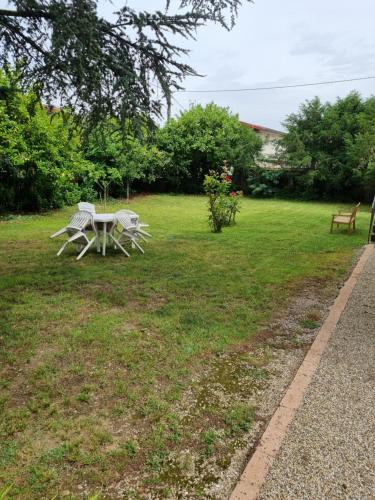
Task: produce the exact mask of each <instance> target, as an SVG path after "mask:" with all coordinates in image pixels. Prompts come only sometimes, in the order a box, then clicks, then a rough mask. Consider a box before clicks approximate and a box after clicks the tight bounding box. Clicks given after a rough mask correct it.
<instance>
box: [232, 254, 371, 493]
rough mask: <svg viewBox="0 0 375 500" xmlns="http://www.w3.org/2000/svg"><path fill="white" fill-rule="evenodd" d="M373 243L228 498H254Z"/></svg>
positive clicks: (356, 268)
mask: <svg viewBox="0 0 375 500" xmlns="http://www.w3.org/2000/svg"><path fill="white" fill-rule="evenodd" d="M374 252H375V246H374V245H366V247H365V250H364V252H363V254H362V256H361V258H360V259H359V261H358V263H357V265H356V267H355V268H354V270H353V272H352V274H351V275H350V277H349V278H348V280H347V281H346V282H345V285H344V286H343V287H342V288H341V290H340V293H339V295H338V297H337V298H336V300H335V302H334V303H333V305H332V307H331V309H330V312H329V314H328V316H327V318H326V320H325V321H324V323H323V325H322V327H321V329H320V331H319V333H318V335H317V337H316V339H315V341H314V342H313V344H312V345H311V347H310V349H309V351H308V352H307V354H306V356H305V359H304V361H303V362H302V364H301V366H300V367H299V369H298V371H297V373H296V375H295V377H294V379H293V381H292V382H291V384H290V386H289V388H288V389H287V391H286V393H285V395H284V397H283V399H282V400H281V402H280V404H279V406H278V408H277V410H276V411H275V413H274V415H273V417H272V418H271V420H270V422H269V424H268V426H267V428H266V430H265V432H264V434H263V436H262V437H261V439H260V442H259V444H258V446H257V448H256V450H255V452H254V454H253V455H252V457H251V459H250V461H249V462H248V464H247V466H246V468H245V470H244V472H243V473H242V476H241V478H240V480H239V482H238V484H237V486H236V487H235V489H234V491H233V493H232V495H231V497H230V500H240V499H245V498H246V499H247V500H254V499H256V497H257V495H258V493H259V490H260V488H261V486H262V484H263V481H264V480H265V478H266V475H267V472H268V470H269V469H270V467H271V465H272V463H273V460H274V459H275V457H276V455H277V453H278V451H279V449H280V446H281V443H282V440H283V439H284V436H285V434H286V432H287V429H288V426H289V424H290V423H291V421H292V420H293V418H294V415H295V413H296V411H297V409H298V407H299V406H300V404H301V402H302V399H303V396H304V394H305V392H306V389H307V387H308V386H309V384H310V382H311V380H312V377H313V375H314V372H315V370H316V368H317V367H318V365H319V362H320V359H321V357H322V354H323V352H324V350H325V348H326V346H327V343H328V341H329V339H330V337H331V335H332V333H333V331H334V330H335V327H336V325H337V323H338V321H339V319H340V316H341V314H342V312H343V311H344V309H345V306H346V304H347V301H348V299H349V297H350V295H351V293H352V291H353V288H354V287H355V285H356V283H357V280H358V277H359V276H360V274H361V273H362V271H363V268H364V266H365V264H366V262H367V260H368V258H369V257H370V255H371V254H372V253H374Z"/></svg>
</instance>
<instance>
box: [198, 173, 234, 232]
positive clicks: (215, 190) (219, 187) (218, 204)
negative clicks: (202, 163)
mask: <svg viewBox="0 0 375 500" xmlns="http://www.w3.org/2000/svg"><path fill="white" fill-rule="evenodd" d="M231 184H232V176H231V175H230V174H229V173H228V170H227V169H226V168H224V169H223V172H222V173H221V174H219V173H218V172H215V171H211V172H210V175H206V177H205V179H204V183H203V186H204V190H205V192H206V193H207V195H208V210H209V216H208V220H209V223H210V225H211V227H212V230H213V232H214V233H220V232H221V230H222V228H223V227H224V226H229V225H232V224H234V223H235V217H236V214H237V212H239V210H240V205H239V203H240V196H241V195H242V192H240V191H232V192H231V193H230V194H228V193H229V191H230V187H231Z"/></svg>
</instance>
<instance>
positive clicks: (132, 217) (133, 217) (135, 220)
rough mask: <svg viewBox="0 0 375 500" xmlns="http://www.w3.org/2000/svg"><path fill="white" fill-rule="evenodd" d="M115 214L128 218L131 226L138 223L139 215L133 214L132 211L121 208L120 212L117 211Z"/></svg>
mask: <svg viewBox="0 0 375 500" xmlns="http://www.w3.org/2000/svg"><path fill="white" fill-rule="evenodd" d="M117 214H123V215H128V216H130V220H131V221H132V223H133V225H136V224H137V223H138V222H139V215H138V214H136V213H135V212H133V211H132V210H125V209H123V208H122V209H121V210H118V211H117V212H116V214H115V215H117Z"/></svg>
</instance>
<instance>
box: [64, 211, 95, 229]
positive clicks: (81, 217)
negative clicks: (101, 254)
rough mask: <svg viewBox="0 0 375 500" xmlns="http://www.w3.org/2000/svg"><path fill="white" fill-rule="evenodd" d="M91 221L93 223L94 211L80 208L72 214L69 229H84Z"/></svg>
mask: <svg viewBox="0 0 375 500" xmlns="http://www.w3.org/2000/svg"><path fill="white" fill-rule="evenodd" d="M90 223H91V224H92V213H90V212H86V211H84V210H80V211H79V212H76V213H75V214H74V215H72V218H71V219H70V221H69V224H68V226H67V227H68V229H78V230H82V229H84V228H85V227H86V226H88V225H89V224H90Z"/></svg>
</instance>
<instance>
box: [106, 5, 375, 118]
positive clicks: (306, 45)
mask: <svg viewBox="0 0 375 500" xmlns="http://www.w3.org/2000/svg"><path fill="white" fill-rule="evenodd" d="M171 3H172V5H173V4H176V3H177V2H176V0H172V1H171ZM128 4H129V5H131V6H132V7H134V8H137V9H139V10H148V11H152V10H156V9H158V8H159V9H162V8H163V6H164V5H165V0H128ZM118 5H121V0H116V6H118ZM101 10H102V12H103V13H105V14H106V15H108V14H109V13H110V12H111V11H113V10H115V9H114V7H113V4H112V5H111V4H110V3H108V2H106V3H104V0H103V3H101ZM374 20H375V0H313V1H311V0H255V3H254V4H249V3H245V2H244V5H243V7H242V8H241V10H240V14H239V18H238V20H237V25H236V26H235V28H234V29H233V30H232V31H231V32H227V31H225V30H224V29H223V28H221V27H219V26H215V25H210V26H208V27H204V28H201V29H200V31H199V32H198V34H197V40H196V41H188V42H186V41H184V40H182V41H181V45H182V46H185V47H186V46H187V47H189V48H190V49H191V52H190V55H189V58H188V62H189V64H190V65H191V66H193V67H194V68H195V69H196V70H197V71H198V72H199V73H200V74H204V75H206V76H205V77H204V78H188V79H187V80H186V81H185V88H186V89H194V90H198V89H202V90H203V89H212V88H239V87H254V86H264V85H267V86H268V85H270V84H271V85H272V84H276V85H277V84H290V83H305V82H316V81H323V80H337V79H345V78H353V77H361V76H375V30H374ZM374 89H375V80H368V81H363V82H352V83H345V84H344V83H340V84H334V85H327V86H319V87H313V88H309V87H307V88H299V89H288V90H273V91H258V92H246V93H245V92H243V93H237V94H235V93H233V94H227V93H226V94H182V93H181V94H176V98H177V100H178V101H179V102H180V103H181V105H182V106H184V107H188V106H189V104H190V103H192V102H197V103H198V102H200V103H207V102H210V101H214V102H216V103H217V104H219V105H222V106H229V107H230V108H231V109H232V110H233V111H234V112H236V113H238V114H239V116H240V118H241V119H242V120H245V121H249V122H252V123H258V124H260V125H265V126H268V127H272V128H280V127H281V123H282V122H283V120H284V119H285V117H286V115H287V114H289V113H292V112H294V111H296V110H297V109H298V106H299V104H300V103H301V102H303V101H304V100H305V99H311V98H312V97H314V96H315V95H318V96H319V97H320V98H321V99H322V100H323V101H326V100H333V99H335V98H336V97H337V96H341V97H342V96H345V95H346V94H348V93H349V92H350V91H351V90H358V91H359V92H361V93H362V95H364V96H369V95H371V94H375V90H374ZM180 109H181V108H180V107H179V106H178V105H177V104H176V103H175V105H174V108H173V113H174V114H176V113H178V112H179V111H180Z"/></svg>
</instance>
